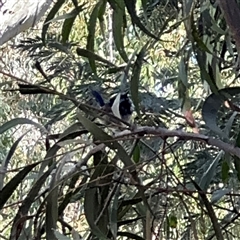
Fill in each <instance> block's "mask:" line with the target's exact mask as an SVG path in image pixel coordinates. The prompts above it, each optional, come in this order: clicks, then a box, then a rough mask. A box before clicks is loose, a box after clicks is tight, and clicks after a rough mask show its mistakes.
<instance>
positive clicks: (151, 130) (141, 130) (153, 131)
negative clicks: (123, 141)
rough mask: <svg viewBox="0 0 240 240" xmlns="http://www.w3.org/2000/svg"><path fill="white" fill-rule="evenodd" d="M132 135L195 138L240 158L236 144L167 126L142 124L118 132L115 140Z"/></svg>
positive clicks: (239, 151) (239, 149)
mask: <svg viewBox="0 0 240 240" xmlns="http://www.w3.org/2000/svg"><path fill="white" fill-rule="evenodd" d="M131 135H139V136H144V135H153V136H159V137H161V138H162V139H167V138H169V137H178V138H179V139H181V140H186V141H188V140H194V141H199V142H205V143H206V144H208V145H211V146H214V147H217V148H219V149H221V150H223V151H225V152H227V153H230V154H232V155H235V156H237V157H239V158H240V148H238V147H235V146H234V145H231V144H229V143H226V142H223V141H222V140H219V139H216V138H212V137H208V136H205V135H203V134H197V133H187V132H184V131H181V130H168V129H166V128H155V127H148V126H142V127H138V128H136V129H134V130H132V131H131V132H130V131H129V132H128V133H126V132H123V133H118V134H116V135H115V140H117V139H118V138H122V137H125V136H131Z"/></svg>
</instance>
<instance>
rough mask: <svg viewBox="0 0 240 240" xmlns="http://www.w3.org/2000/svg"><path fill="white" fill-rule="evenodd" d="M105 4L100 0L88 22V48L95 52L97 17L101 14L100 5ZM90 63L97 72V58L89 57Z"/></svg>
mask: <svg viewBox="0 0 240 240" xmlns="http://www.w3.org/2000/svg"><path fill="white" fill-rule="evenodd" d="M102 4H103V2H102V1H101V0H100V1H99V2H98V3H97V4H96V5H95V7H94V9H93V10H92V13H91V15H90V19H89V22H88V36H87V46H86V48H87V50H88V51H90V52H92V53H94V42H95V31H96V30H95V28H96V24H97V18H98V15H99V9H100V6H101V5H102ZM88 61H89V64H90V66H91V68H92V71H93V72H96V64H95V60H94V59H92V58H88Z"/></svg>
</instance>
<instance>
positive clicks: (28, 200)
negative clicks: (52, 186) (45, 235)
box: [10, 163, 56, 239]
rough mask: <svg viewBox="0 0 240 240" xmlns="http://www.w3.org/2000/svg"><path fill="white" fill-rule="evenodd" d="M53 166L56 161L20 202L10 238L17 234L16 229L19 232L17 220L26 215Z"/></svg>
mask: <svg viewBox="0 0 240 240" xmlns="http://www.w3.org/2000/svg"><path fill="white" fill-rule="evenodd" d="M55 167H56V163H54V164H53V165H51V167H49V169H48V170H47V171H46V172H45V173H44V174H42V175H41V176H40V177H39V178H38V180H37V181H36V182H35V183H34V185H33V186H32V188H31V189H30V191H29V192H28V194H27V196H26V197H25V199H24V200H23V201H22V204H21V206H20V207H19V209H18V212H17V214H16V215H15V218H14V220H13V224H12V229H11V236H10V239H14V238H15V237H16V236H17V231H18V233H19V229H18V228H17V226H18V224H17V223H19V221H21V219H22V216H25V215H27V213H28V211H29V209H30V207H31V206H32V204H33V203H34V201H35V199H36V197H37V196H38V194H39V191H40V189H41V188H42V186H43V184H44V182H45V181H46V179H47V178H48V177H49V175H50V174H51V172H52V170H53V169H54V168H55Z"/></svg>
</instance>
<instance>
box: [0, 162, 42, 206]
mask: <svg viewBox="0 0 240 240" xmlns="http://www.w3.org/2000/svg"><path fill="white" fill-rule="evenodd" d="M39 163H40V162H38V163H33V164H31V165H28V166H26V167H24V168H23V169H22V170H21V171H19V172H18V173H17V174H16V175H15V176H14V177H13V178H12V179H11V180H10V181H9V182H8V183H7V184H6V185H5V186H4V187H3V189H2V190H0V209H2V207H3V206H4V204H5V203H6V202H7V200H8V199H9V197H10V196H11V195H12V194H13V192H14V191H15V190H16V188H17V187H18V186H19V185H20V184H21V183H22V180H23V179H24V178H25V177H26V176H27V174H28V173H29V172H30V171H31V170H32V169H33V168H35V167H36V166H37V165H38V164H39Z"/></svg>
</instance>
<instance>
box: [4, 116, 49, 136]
mask: <svg viewBox="0 0 240 240" xmlns="http://www.w3.org/2000/svg"><path fill="white" fill-rule="evenodd" d="M19 124H20V125H22V124H31V125H33V126H35V127H37V128H39V129H40V130H42V131H43V132H44V133H47V130H46V128H44V127H43V126H42V125H41V124H39V123H36V122H34V121H32V120H30V119H27V118H14V119H12V120H10V121H8V122H6V123H4V124H3V125H2V126H0V134H2V133H4V132H6V131H7V130H9V129H11V128H12V127H16V126H17V125H19Z"/></svg>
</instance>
